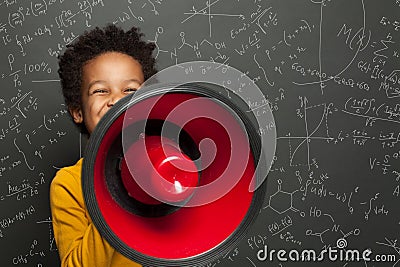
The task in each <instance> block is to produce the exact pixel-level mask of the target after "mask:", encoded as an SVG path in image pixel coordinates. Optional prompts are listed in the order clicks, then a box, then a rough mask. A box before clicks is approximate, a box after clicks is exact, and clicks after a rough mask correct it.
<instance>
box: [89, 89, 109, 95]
mask: <svg viewBox="0 0 400 267" xmlns="http://www.w3.org/2000/svg"><path fill="white" fill-rule="evenodd" d="M107 92H108V90H107V89H96V90H93V93H92V94H105V93H107Z"/></svg>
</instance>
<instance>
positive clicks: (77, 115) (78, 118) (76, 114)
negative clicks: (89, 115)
mask: <svg viewBox="0 0 400 267" xmlns="http://www.w3.org/2000/svg"><path fill="white" fill-rule="evenodd" d="M69 113H70V114H71V116H72V118H73V120H74V122H75V123H82V122H83V115H82V109H81V108H70V109H69Z"/></svg>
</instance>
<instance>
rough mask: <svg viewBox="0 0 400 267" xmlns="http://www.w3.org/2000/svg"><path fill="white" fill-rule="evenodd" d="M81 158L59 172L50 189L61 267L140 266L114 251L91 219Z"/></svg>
mask: <svg viewBox="0 0 400 267" xmlns="http://www.w3.org/2000/svg"><path fill="white" fill-rule="evenodd" d="M81 170H82V159H80V160H79V161H78V162H77V163H76V164H75V165H74V166H70V167H65V168H62V169H61V170H59V171H58V172H57V174H56V176H55V177H54V179H53V181H52V183H51V186H50V205H51V213H52V221H53V229H54V236H55V240H56V244H57V247H58V251H59V254H60V258H61V266H62V267H67V266H69V267H72V266H73V267H113V266H132V267H133V266H141V265H139V264H137V263H135V262H133V261H131V260H129V259H128V258H126V257H124V256H123V255H121V254H120V253H118V252H117V251H116V250H114V249H113V248H112V247H111V246H110V244H108V242H107V241H106V240H105V239H103V238H102V237H101V235H100V233H99V232H98V230H97V229H96V227H95V226H94V224H93V222H92V220H91V219H90V216H89V213H88V211H87V209H86V206H85V203H84V199H83V193H82V186H81Z"/></svg>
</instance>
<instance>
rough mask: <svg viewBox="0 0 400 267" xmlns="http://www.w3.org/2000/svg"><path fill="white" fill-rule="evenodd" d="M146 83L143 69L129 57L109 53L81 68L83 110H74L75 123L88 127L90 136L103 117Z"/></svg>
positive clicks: (72, 112)
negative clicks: (118, 102)
mask: <svg viewBox="0 0 400 267" xmlns="http://www.w3.org/2000/svg"><path fill="white" fill-rule="evenodd" d="M143 82H144V75H143V71H142V66H141V65H140V63H139V62H138V61H137V60H135V59H134V58H132V57H131V56H128V55H126V54H122V53H118V52H107V53H105V54H102V55H100V56H97V57H95V58H94V59H92V60H90V61H88V62H87V63H86V64H85V65H84V66H83V68H82V86H81V99H82V106H81V108H79V109H76V110H71V115H72V117H73V119H74V121H75V123H85V126H86V128H87V130H88V132H89V134H91V133H92V132H93V130H94V128H95V127H96V125H97V123H98V122H99V121H100V119H101V117H103V115H104V114H105V113H106V112H107V111H108V110H109V109H110V108H111V107H112V106H113V105H114V104H115V103H116V102H117V101H118V100H120V99H121V98H123V97H124V96H126V95H128V94H131V93H132V92H134V91H136V89H138V88H139V87H140V85H141V84H142V83H143Z"/></svg>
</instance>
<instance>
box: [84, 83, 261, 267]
mask: <svg viewBox="0 0 400 267" xmlns="http://www.w3.org/2000/svg"><path fill="white" fill-rule="evenodd" d="M224 90H225V89H224V88H223V87H221V86H218V85H211V84H206V83H185V84H179V85H173V84H155V85H150V86H147V87H145V88H142V89H140V90H138V92H137V93H135V94H134V95H133V96H127V97H125V98H123V99H121V100H120V101H119V102H118V103H117V104H116V105H115V106H114V107H112V108H111V109H110V110H109V112H107V114H105V115H104V117H103V118H102V119H101V120H100V122H99V124H98V125H97V127H96V129H95V130H94V132H93V133H92V136H91V138H90V139H89V142H88V144H87V148H86V151H85V156H84V161H83V169H82V175H83V179H82V186H83V193H84V199H85V203H86V206H87V209H88V211H89V214H90V216H91V218H92V221H93V223H94V224H95V226H96V227H97V229H98V230H99V232H100V234H101V235H102V236H103V237H104V238H105V239H106V240H107V241H108V242H109V243H110V244H111V245H112V246H113V247H114V248H115V249H116V250H117V251H119V252H120V253H121V254H122V255H124V256H126V257H128V258H129V259H131V260H133V261H135V262H138V263H140V264H142V265H143V266H202V265H204V264H206V263H209V262H211V261H214V260H216V259H217V258H218V257H221V256H222V255H225V254H226V253H228V252H229V251H230V250H231V249H233V248H234V247H235V246H237V245H238V243H239V242H240V240H241V239H242V238H243V236H244V235H245V234H246V232H247V231H248V230H249V227H250V226H251V224H252V223H253V222H254V220H255V219H256V217H257V215H258V214H259V212H260V209H261V206H262V203H263V201H264V198H265V193H266V187H265V183H263V181H265V177H264V175H265V173H261V174H260V173H258V171H257V166H258V165H260V164H261V165H262V164H264V165H265V166H266V165H268V162H266V161H265V160H266V159H265V158H264V157H263V155H262V149H261V145H262V143H261V137H260V133H259V131H258V128H257V125H256V118H254V115H253V114H252V113H249V112H246V111H248V109H249V108H248V105H247V104H246V103H244V101H243V100H242V99H240V98H239V97H235V96H234V95H231V96H229V97H227V96H226V94H224V93H223V92H225V91H224Z"/></svg>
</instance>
